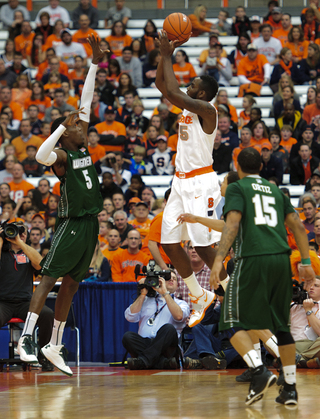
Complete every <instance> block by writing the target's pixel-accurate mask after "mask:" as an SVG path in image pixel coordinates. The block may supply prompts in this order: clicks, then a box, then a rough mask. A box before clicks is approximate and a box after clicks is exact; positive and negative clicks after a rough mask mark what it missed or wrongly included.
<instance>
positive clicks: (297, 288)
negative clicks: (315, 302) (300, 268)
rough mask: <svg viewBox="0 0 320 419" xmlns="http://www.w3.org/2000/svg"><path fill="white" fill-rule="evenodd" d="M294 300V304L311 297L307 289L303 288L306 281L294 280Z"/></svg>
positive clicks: (301, 302)
mask: <svg viewBox="0 0 320 419" xmlns="http://www.w3.org/2000/svg"><path fill="white" fill-rule="evenodd" d="M292 284H293V288H292V301H293V304H303V302H304V300H306V299H307V298H309V296H308V293H307V291H306V290H304V289H303V285H304V282H301V283H300V282H298V281H295V280H294V281H292Z"/></svg>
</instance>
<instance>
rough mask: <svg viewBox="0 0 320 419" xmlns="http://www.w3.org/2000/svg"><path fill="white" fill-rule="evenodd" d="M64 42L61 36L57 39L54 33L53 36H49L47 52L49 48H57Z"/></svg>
mask: <svg viewBox="0 0 320 419" xmlns="http://www.w3.org/2000/svg"><path fill="white" fill-rule="evenodd" d="M61 44H62V41H61V38H60V36H59V37H57V35H55V34H54V33H53V34H52V35H49V36H48V38H47V40H46V42H45V44H44V48H43V49H44V50H45V51H47V49H48V48H56V47H57V46H58V45H61Z"/></svg>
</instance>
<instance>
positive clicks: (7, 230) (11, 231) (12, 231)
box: [4, 225, 18, 239]
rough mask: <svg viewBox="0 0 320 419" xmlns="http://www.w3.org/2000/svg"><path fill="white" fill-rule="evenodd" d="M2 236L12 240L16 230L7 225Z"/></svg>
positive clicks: (14, 227)
mask: <svg viewBox="0 0 320 419" xmlns="http://www.w3.org/2000/svg"><path fill="white" fill-rule="evenodd" d="M4 234H5V235H6V236H7V237H9V239H13V238H15V237H16V235H17V234H18V228H17V227H16V226H14V225H8V226H6V227H5V229H4Z"/></svg>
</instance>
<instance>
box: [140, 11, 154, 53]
mask: <svg viewBox="0 0 320 419" xmlns="http://www.w3.org/2000/svg"><path fill="white" fill-rule="evenodd" d="M143 31H144V35H143V36H142V38H141V49H142V51H143V52H144V53H150V52H151V51H152V50H153V49H154V48H155V44H154V40H155V38H157V37H158V30H157V27H156V25H155V23H154V22H153V20H151V19H148V20H147V22H146V24H145V26H144V28H143Z"/></svg>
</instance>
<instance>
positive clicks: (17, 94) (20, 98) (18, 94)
mask: <svg viewBox="0 0 320 419" xmlns="http://www.w3.org/2000/svg"><path fill="white" fill-rule="evenodd" d="M11 93H12V96H11V100H12V102H14V103H17V104H18V105H19V106H20V107H21V109H22V110H24V109H25V108H24V103H25V101H26V100H27V99H29V98H30V96H31V94H32V92H31V90H30V89H27V88H26V89H23V90H21V89H16V88H13V89H11Z"/></svg>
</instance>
